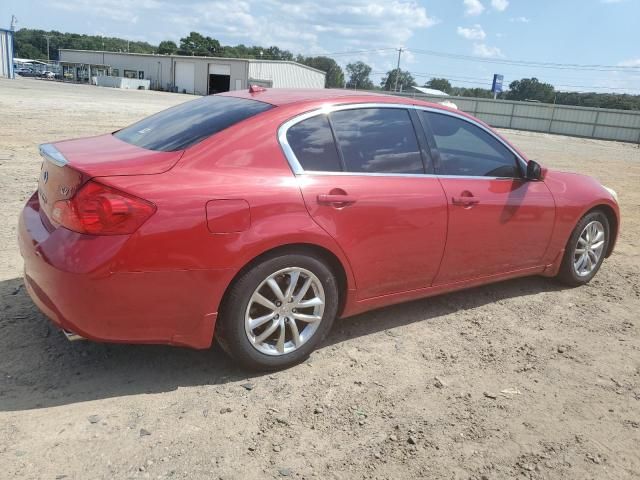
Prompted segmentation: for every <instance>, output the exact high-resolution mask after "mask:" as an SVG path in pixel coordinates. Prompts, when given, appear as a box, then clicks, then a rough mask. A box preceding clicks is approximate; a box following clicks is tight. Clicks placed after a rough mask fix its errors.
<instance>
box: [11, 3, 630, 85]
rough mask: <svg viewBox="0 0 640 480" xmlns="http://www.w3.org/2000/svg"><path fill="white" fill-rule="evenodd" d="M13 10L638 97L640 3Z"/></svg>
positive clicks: (22, 6)
mask: <svg viewBox="0 0 640 480" xmlns="http://www.w3.org/2000/svg"><path fill="white" fill-rule="evenodd" d="M12 14H14V15H15V16H16V17H17V19H18V25H17V28H36V29H43V30H58V31H64V32H74V33H86V34H94V35H105V36H115V37H122V38H126V39H129V40H144V41H147V42H150V43H152V44H157V43H158V42H160V41H162V40H174V41H175V42H176V43H179V40H180V37H184V36H186V35H188V33H189V32H190V31H197V32H200V33H202V34H204V35H208V36H211V37H213V38H216V39H218V40H219V41H220V42H221V43H222V44H225V45H236V44H239V43H244V44H245V45H261V46H265V47H266V46H270V45H276V46H278V47H280V48H284V49H288V50H290V51H292V52H293V53H294V54H297V53H302V54H304V55H321V54H330V56H332V57H333V58H335V59H336V61H338V63H340V64H341V65H342V66H343V67H344V66H345V65H346V64H347V63H349V62H353V61H357V60H362V61H364V62H366V63H368V64H369V65H371V67H372V69H373V72H374V73H373V75H372V79H373V80H374V81H379V79H380V77H381V76H382V75H383V74H384V72H386V71H388V70H390V69H392V68H395V65H396V62H397V57H398V49H399V48H402V49H403V51H402V55H401V68H402V69H403V70H408V71H410V72H411V73H412V74H413V76H414V77H415V79H416V81H417V82H418V84H419V85H423V84H424V83H425V82H426V81H428V80H429V78H431V77H445V78H448V79H450V81H451V83H452V84H453V85H456V86H461V87H485V88H490V84H491V79H492V77H493V74H494V73H499V74H502V75H504V82H505V84H508V83H510V82H511V81H513V80H517V79H520V78H523V77H537V78H538V79H540V80H541V81H545V82H548V83H552V84H553V85H554V86H555V87H556V88H557V89H559V90H575V91H598V92H606V91H610V92H618V93H621V92H627V93H634V94H640V0H555V1H554V0H299V1H284V0H240V1H233V0H228V1H204V0H186V1H180V0H173V1H168V0H48V1H36V0H1V1H0V26H1V27H4V28H8V26H9V23H10V20H11V15H12ZM514 62H515V63H514ZM540 63H542V64H546V65H540ZM549 64H554V65H549ZM575 65H582V66H585V65H588V66H590V67H588V68H585V67H577V66H575ZM593 65H598V66H600V67H597V68H596V67H592V66H593Z"/></svg>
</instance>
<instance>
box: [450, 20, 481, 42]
mask: <svg viewBox="0 0 640 480" xmlns="http://www.w3.org/2000/svg"><path fill="white" fill-rule="evenodd" d="M457 32H458V35H460V36H461V37H463V38H466V39H467V40H484V39H485V38H486V37H487V34H486V33H485V32H484V30H483V29H482V26H480V25H478V24H477V23H476V24H475V25H473V26H472V27H470V28H465V27H458V29H457Z"/></svg>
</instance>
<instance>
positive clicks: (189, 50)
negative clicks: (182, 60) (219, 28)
mask: <svg viewBox="0 0 640 480" xmlns="http://www.w3.org/2000/svg"><path fill="white" fill-rule="evenodd" d="M178 53H180V54H181V55H195V56H199V57H219V56H220V55H221V54H222V47H221V46H220V42H219V41H218V40H216V39H215V38H211V37H205V36H204V35H202V34H200V33H198V32H191V33H190V34H189V35H188V36H186V37H184V38H181V39H180V49H179V50H178Z"/></svg>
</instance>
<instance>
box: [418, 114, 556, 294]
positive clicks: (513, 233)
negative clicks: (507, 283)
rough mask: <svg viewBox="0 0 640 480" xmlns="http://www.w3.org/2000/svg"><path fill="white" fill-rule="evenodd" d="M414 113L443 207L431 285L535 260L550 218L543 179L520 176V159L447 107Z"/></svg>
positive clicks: (550, 225) (552, 207) (546, 240)
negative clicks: (441, 245) (442, 236)
mask: <svg viewBox="0 0 640 480" xmlns="http://www.w3.org/2000/svg"><path fill="white" fill-rule="evenodd" d="M419 116H420V119H421V120H422V123H423V125H424V126H425V129H426V134H427V139H428V141H429V144H430V145H431V147H432V155H433V157H434V160H435V169H436V173H437V175H438V178H439V179H440V182H441V184H442V187H443V188H444V191H445V194H446V197H447V203H448V210H449V226H448V232H447V246H446V249H445V253H444V257H443V259H442V264H441V266H440V271H439V273H438V276H437V278H436V279H435V281H434V285H443V284H448V283H454V282H458V281H464V280H470V279H474V278H479V277H483V276H488V275H496V274H504V273H508V272H514V271H518V270H522V269H527V268H529V267H539V266H541V265H542V264H543V257H544V254H545V252H546V249H547V246H548V244H549V240H550V238H551V233H552V230H553V224H554V219H555V203H554V200H553V196H552V195H551V193H550V191H549V189H548V188H547V186H546V185H545V184H544V182H542V181H529V180H526V179H525V178H523V176H522V170H523V168H522V167H523V166H524V165H523V163H522V162H523V161H522V160H520V159H519V158H518V156H517V155H516V153H515V152H514V151H512V149H511V148H509V147H507V145H506V144H505V143H504V142H503V141H502V140H500V139H499V138H498V137H497V136H495V135H494V134H493V133H491V132H490V131H489V130H488V129H486V128H484V127H483V126H482V125H480V124H476V123H475V122H472V121H470V120H468V119H466V118H465V117H462V116H459V115H455V114H453V113H447V112H442V113H438V112H435V111H427V110H421V111H420V112H419Z"/></svg>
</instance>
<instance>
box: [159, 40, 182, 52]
mask: <svg viewBox="0 0 640 480" xmlns="http://www.w3.org/2000/svg"><path fill="white" fill-rule="evenodd" d="M158 53H160V54H162V55H173V54H175V53H178V46H177V45H176V42H173V41H171V40H164V41H162V42H160V44H159V45H158Z"/></svg>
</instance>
